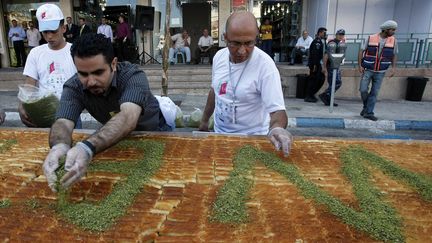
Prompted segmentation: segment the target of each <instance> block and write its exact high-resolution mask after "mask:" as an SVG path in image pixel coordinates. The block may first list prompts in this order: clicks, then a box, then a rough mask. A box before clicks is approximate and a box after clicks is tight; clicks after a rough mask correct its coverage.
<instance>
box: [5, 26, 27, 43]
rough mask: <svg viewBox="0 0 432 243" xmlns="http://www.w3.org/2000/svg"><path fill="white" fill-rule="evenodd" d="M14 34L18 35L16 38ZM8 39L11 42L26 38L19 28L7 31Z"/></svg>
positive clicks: (22, 30)
mask: <svg viewBox="0 0 432 243" xmlns="http://www.w3.org/2000/svg"><path fill="white" fill-rule="evenodd" d="M14 34H18V36H14ZM9 38H11V40H12V41H23V40H24V39H25V38H26V33H25V31H24V29H23V28H22V27H20V26H17V27H12V28H10V30H9Z"/></svg>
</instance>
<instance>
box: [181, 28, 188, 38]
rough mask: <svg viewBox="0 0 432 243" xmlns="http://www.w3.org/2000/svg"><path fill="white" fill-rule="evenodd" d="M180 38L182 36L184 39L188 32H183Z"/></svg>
mask: <svg viewBox="0 0 432 243" xmlns="http://www.w3.org/2000/svg"><path fill="white" fill-rule="evenodd" d="M182 36H183V38H186V37H187V36H188V32H187V31H186V30H183V32H182Z"/></svg>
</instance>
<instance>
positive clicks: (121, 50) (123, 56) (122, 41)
mask: <svg viewBox="0 0 432 243" xmlns="http://www.w3.org/2000/svg"><path fill="white" fill-rule="evenodd" d="M118 20H119V24H118V25H117V30H116V37H115V43H116V47H117V48H116V56H117V58H118V61H119V62H123V61H126V60H128V55H127V53H128V52H127V47H128V45H129V43H130V41H131V40H132V32H131V29H130V27H129V25H128V23H127V22H126V18H125V16H124V15H120V16H119V18H118Z"/></svg>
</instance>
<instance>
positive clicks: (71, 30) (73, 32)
mask: <svg viewBox="0 0 432 243" xmlns="http://www.w3.org/2000/svg"><path fill="white" fill-rule="evenodd" d="M79 31H80V28H79V27H78V25H76V24H72V25H71V28H69V25H68V24H66V32H65V33H64V34H63V36H64V38H65V39H66V41H67V42H70V43H73V42H74V40H75V38H76V37H78V36H79ZM67 35H72V37H71V38H67V37H66V36H67Z"/></svg>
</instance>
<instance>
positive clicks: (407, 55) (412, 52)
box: [345, 33, 432, 68]
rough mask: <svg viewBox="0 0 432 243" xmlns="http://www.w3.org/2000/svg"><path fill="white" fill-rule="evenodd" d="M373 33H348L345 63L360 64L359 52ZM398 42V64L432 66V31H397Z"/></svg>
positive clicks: (346, 36)
mask: <svg viewBox="0 0 432 243" xmlns="http://www.w3.org/2000/svg"><path fill="white" fill-rule="evenodd" d="M372 34H373V33H371V34H346V35H345V39H346V43H347V50H346V54H345V63H346V64H351V65H353V66H356V65H358V61H357V59H358V52H359V51H360V49H361V48H362V46H363V45H364V42H365V40H366V38H367V37H368V36H369V35H372ZM395 37H396V39H397V43H398V55H397V66H402V67H416V68H418V67H430V66H432V33H396V35H395Z"/></svg>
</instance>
